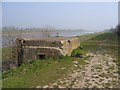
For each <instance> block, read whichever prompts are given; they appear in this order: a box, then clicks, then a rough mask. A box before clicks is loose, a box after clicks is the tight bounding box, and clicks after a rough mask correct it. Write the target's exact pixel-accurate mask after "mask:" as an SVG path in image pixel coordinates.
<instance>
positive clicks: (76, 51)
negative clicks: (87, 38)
mask: <svg viewBox="0 0 120 90" xmlns="http://www.w3.org/2000/svg"><path fill="white" fill-rule="evenodd" d="M85 54H86V51H85V50H84V49H83V48H81V47H78V48H76V49H74V50H73V51H72V53H71V56H72V57H81V56H82V55H85Z"/></svg>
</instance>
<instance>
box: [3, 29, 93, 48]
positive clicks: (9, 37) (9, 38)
mask: <svg viewBox="0 0 120 90" xmlns="http://www.w3.org/2000/svg"><path fill="white" fill-rule="evenodd" d="M89 33H94V32H87V31H60V32H58V33H56V32H52V33H50V36H64V37H71V36H80V35H85V34H89ZM43 36H44V34H43V33H36V32H35V33H34V32H32V33H22V34H15V33H13V34H10V35H4V34H3V35H2V47H6V46H8V45H9V44H11V43H13V42H15V40H16V38H17V37H22V38H35V37H43Z"/></svg>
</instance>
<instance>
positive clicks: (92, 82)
mask: <svg viewBox="0 0 120 90" xmlns="http://www.w3.org/2000/svg"><path fill="white" fill-rule="evenodd" d="M89 55H90V56H91V57H90V59H89V60H86V62H87V64H86V65H85V67H84V68H82V69H80V68H78V69H77V70H73V71H72V72H71V73H70V74H69V75H68V77H67V78H64V79H59V80H58V81H56V82H55V83H52V84H49V85H45V86H43V88H53V87H54V88H55V87H56V88H118V73H117V72H118V68H117V65H116V63H115V61H116V59H115V58H113V57H111V56H110V55H108V54H104V55H101V54H99V53H96V54H93V53H89ZM73 65H74V66H75V67H77V66H78V61H77V60H76V61H73ZM37 88H40V86H37Z"/></svg>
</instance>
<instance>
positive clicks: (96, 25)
mask: <svg viewBox="0 0 120 90" xmlns="http://www.w3.org/2000/svg"><path fill="white" fill-rule="evenodd" d="M117 24H118V3H117V2H3V3H2V26H16V27H21V28H30V27H36V28H38V27H40V28H41V27H45V26H52V27H55V28H57V29H85V30H90V31H102V30H104V29H109V28H114V27H115V26H116V25H117Z"/></svg>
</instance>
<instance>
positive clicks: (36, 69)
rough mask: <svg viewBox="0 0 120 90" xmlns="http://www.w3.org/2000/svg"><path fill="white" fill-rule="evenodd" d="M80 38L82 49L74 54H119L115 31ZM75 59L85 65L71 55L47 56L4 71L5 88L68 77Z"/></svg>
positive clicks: (43, 83)
mask: <svg viewBox="0 0 120 90" xmlns="http://www.w3.org/2000/svg"><path fill="white" fill-rule="evenodd" d="M79 38H80V41H81V46H82V47H81V48H82V51H80V50H78V49H80V48H78V49H76V50H74V51H73V53H72V55H73V56H76V55H77V56H79V55H78V53H79V54H86V53H87V52H94V53H97V52H99V53H101V54H103V55H104V54H105V53H108V54H110V55H112V56H113V57H117V56H118V46H119V45H118V40H120V39H118V37H117V35H116V34H114V33H99V34H98V33H97V34H93V35H92V34H89V35H83V36H80V37H79ZM73 60H78V61H79V65H80V66H83V67H84V65H85V62H84V60H81V59H80V58H75V57H69V56H65V57H63V56H61V57H54V58H46V59H44V60H35V61H34V62H29V63H27V64H23V65H22V66H21V67H19V68H16V69H12V70H9V71H7V72H5V73H3V88H7V87H9V88H18V87H19V88H28V87H29V88H32V87H36V86H44V85H46V84H49V83H50V82H51V83H52V82H54V81H56V80H58V79H59V78H64V77H66V76H67V75H68V74H69V73H70V72H71V71H72V68H75V67H74V66H73V62H72V61H73ZM118 61H119V60H118Z"/></svg>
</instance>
